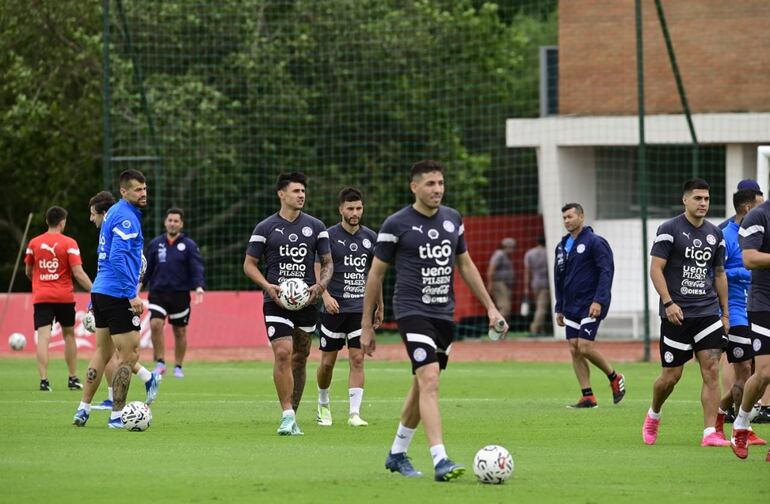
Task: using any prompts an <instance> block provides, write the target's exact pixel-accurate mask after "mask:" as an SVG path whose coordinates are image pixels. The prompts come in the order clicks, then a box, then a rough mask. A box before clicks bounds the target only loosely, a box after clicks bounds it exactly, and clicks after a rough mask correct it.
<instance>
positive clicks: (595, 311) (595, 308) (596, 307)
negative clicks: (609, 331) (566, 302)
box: [588, 302, 602, 318]
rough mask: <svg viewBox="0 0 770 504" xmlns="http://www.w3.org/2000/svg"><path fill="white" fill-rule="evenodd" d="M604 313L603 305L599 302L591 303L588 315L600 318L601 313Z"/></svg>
mask: <svg viewBox="0 0 770 504" xmlns="http://www.w3.org/2000/svg"><path fill="white" fill-rule="evenodd" d="M601 314H602V305H600V304H599V303H596V302H594V303H591V306H590V307H589V308H588V316H589V317H591V318H599V315H601Z"/></svg>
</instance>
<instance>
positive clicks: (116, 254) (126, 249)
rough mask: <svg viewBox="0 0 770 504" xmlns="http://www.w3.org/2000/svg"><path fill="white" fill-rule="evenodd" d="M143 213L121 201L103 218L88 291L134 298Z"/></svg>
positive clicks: (142, 243) (140, 257)
mask: <svg viewBox="0 0 770 504" xmlns="http://www.w3.org/2000/svg"><path fill="white" fill-rule="evenodd" d="M141 218H142V212H141V211H140V210H139V209H138V208H136V207H135V206H134V205H132V204H131V203H129V202H128V201H126V200H124V199H121V200H120V201H118V202H117V203H115V204H114V205H112V207H110V209H109V210H107V214H106V215H105V216H104V222H103V223H102V227H101V229H100V230H99V248H98V253H99V263H98V264H99V266H98V269H97V272H96V280H94V286H93V288H92V289H91V292H95V293H97V294H106V295H108V296H112V297H117V298H125V299H133V298H135V297H136V287H137V284H138V283H139V269H140V268H141V266H142V249H143V248H144V235H143V234H142V224H141Z"/></svg>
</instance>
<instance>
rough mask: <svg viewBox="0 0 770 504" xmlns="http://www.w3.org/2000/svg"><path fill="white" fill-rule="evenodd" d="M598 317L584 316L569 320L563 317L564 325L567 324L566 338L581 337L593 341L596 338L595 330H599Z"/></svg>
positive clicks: (599, 321)
mask: <svg viewBox="0 0 770 504" xmlns="http://www.w3.org/2000/svg"><path fill="white" fill-rule="evenodd" d="M600 323H601V320H600V319H595V318H593V317H586V318H584V319H581V320H580V321H577V320H570V319H568V318H567V317H564V325H565V326H567V339H573V338H581V339H584V340H589V341H593V340H595V339H596V331H598V330H599V324H600Z"/></svg>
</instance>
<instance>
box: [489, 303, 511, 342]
mask: <svg viewBox="0 0 770 504" xmlns="http://www.w3.org/2000/svg"><path fill="white" fill-rule="evenodd" d="M487 316H488V317H489V328H490V329H492V328H493V327H496V326H497V324H499V323H503V324H505V325H504V326H503V332H501V333H500V339H504V338H505V337H506V336H507V335H508V329H509V327H508V322H506V320H505V317H503V315H502V313H500V310H498V309H497V308H496V307H492V308H490V309H489V310H487Z"/></svg>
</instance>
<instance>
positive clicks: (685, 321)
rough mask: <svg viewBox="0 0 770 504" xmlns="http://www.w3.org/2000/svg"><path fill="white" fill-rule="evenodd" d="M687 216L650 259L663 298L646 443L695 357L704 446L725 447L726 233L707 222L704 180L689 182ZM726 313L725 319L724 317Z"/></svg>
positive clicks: (674, 222)
mask: <svg viewBox="0 0 770 504" xmlns="http://www.w3.org/2000/svg"><path fill="white" fill-rule="evenodd" d="M683 193H684V194H683V196H682V203H683V204H684V208H685V211H684V213H682V214H680V215H678V216H677V217H674V218H673V219H671V220H668V221H666V222H664V223H663V224H661V225H660V227H659V228H658V232H657V234H656V236H655V242H654V243H653V246H652V250H651V251H650V255H651V256H652V260H651V262H650V278H651V279H652V283H653V285H654V286H655V290H656V291H657V292H658V295H660V317H661V324H660V362H661V365H662V366H663V369H662V372H661V374H660V376H659V377H658V379H657V380H656V381H655V384H654V385H653V388H652V404H651V406H650V409H649V411H648V412H647V416H646V417H645V419H644V425H643V427H642V438H643V439H644V442H645V443H646V444H648V445H651V444H654V443H655V441H656V440H657V437H658V428H659V426H660V411H661V408H662V407H663V403H664V402H665V401H666V399H667V398H668V396H669V395H671V392H673V391H674V386H675V385H676V383H677V382H678V381H679V379H680V378H681V376H682V370H683V369H684V364H685V363H686V362H687V361H688V360H690V359H692V357H693V353H694V354H695V358H696V359H698V364H699V365H700V370H701V377H702V378H703V387H702V390H701V403H702V405H703V421H704V427H705V429H704V431H703V438H702V441H701V446H726V445H727V444H729V441H726V440H725V439H724V437H720V436H719V434H718V433H717V432H716V427H715V426H716V419H717V410H718V407H719V399H720V397H719V359H720V357H721V356H722V349H723V348H725V347H726V345H727V337H726V336H725V334H726V333H727V332H728V331H729V329H730V327H729V310H728V306H727V277H726V275H725V267H724V262H725V242H724V240H723V238H722V231H721V230H720V229H719V228H718V227H717V226H715V225H713V224H711V223H710V222H708V221H706V214H707V213H708V210H709V200H710V198H709V185H708V183H707V182H706V181H705V180H702V179H698V178H695V179H690V180H688V181H687V182H685V183H684V187H683ZM720 308H721V314H720Z"/></svg>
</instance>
